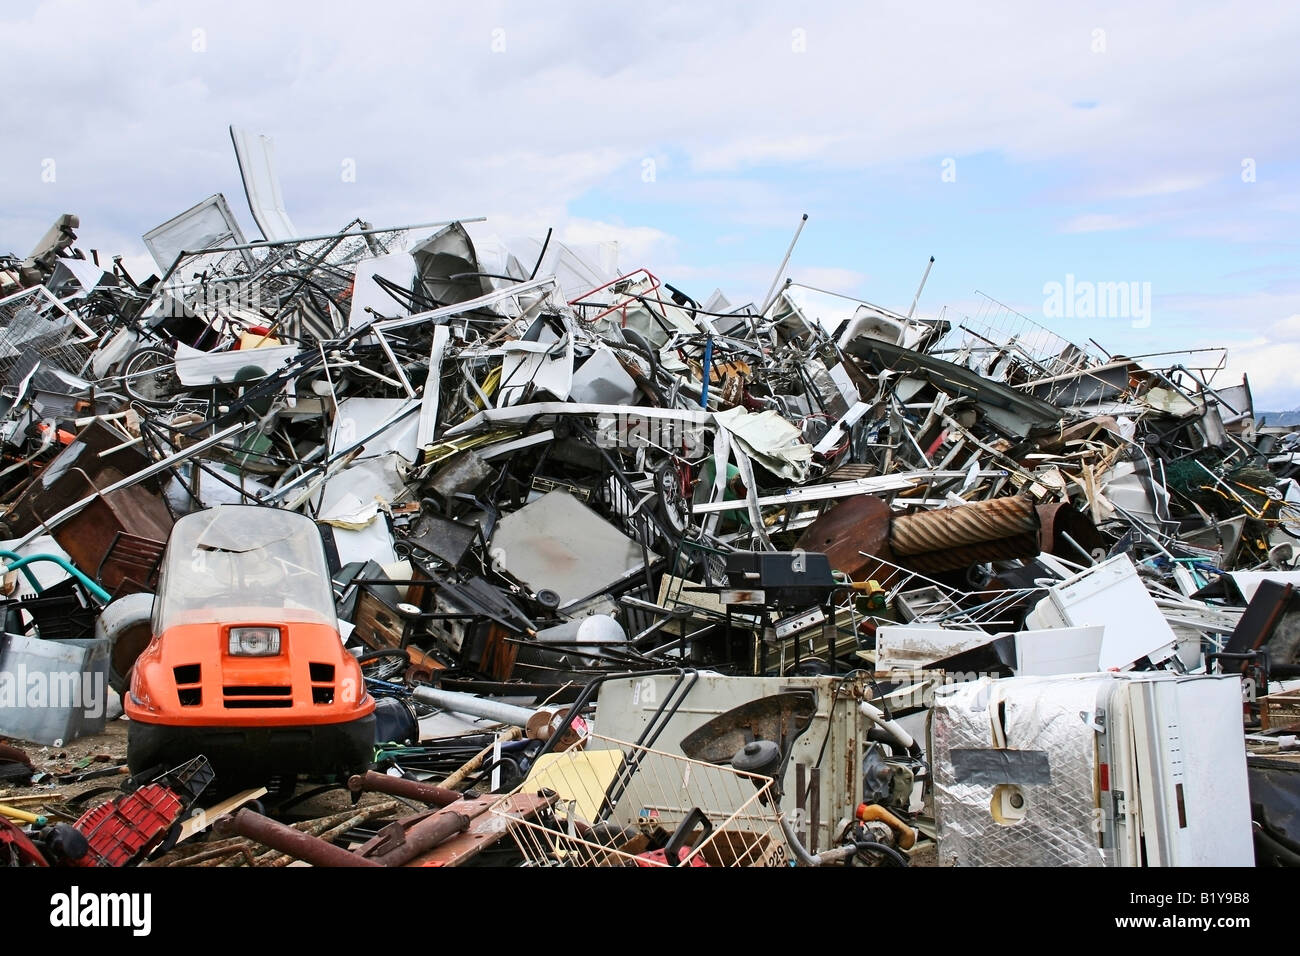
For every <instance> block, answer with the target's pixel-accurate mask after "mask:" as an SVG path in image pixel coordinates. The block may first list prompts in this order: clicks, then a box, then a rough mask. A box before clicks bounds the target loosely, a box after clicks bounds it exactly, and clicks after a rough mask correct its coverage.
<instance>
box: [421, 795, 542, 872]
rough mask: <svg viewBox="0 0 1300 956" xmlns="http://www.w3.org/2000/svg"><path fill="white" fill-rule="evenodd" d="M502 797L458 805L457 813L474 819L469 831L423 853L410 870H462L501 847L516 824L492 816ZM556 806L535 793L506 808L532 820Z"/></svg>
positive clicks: (512, 800) (514, 800) (517, 798)
mask: <svg viewBox="0 0 1300 956" xmlns="http://www.w3.org/2000/svg"><path fill="white" fill-rule="evenodd" d="M500 799H501V798H500V797H484V798H482V799H481V800H465V801H463V802H459V803H456V804H454V805H453V806H455V807H456V809H457V812H459V813H463V814H465V815H466V816H469V817H472V818H473V819H472V820H471V821H470V825H469V828H468V829H467V830H466V831H465V832H464V833H460V834H457V835H456V836H454V837H452V838H451V839H449V840H446V841H444V842H443V843H440V844H439V845H438V846H436V847H434V848H433V849H432V850H428V851H426V852H424V853H421V854H420V855H419V856H417V857H416V858H415V859H413V860H412V861H411V862H410V863H407V864H406V865H407V866H460V865H461V864H463V863H468V862H469V861H470V860H472V859H474V857H476V856H478V855H479V854H480V853H482V852H483V851H484V850H485V849H487V848H488V847H490V846H492V845H493V844H495V843H498V842H499V841H500V840H501V838H502V837H504V836H506V835H507V834H508V833H509V832H510V827H511V826H512V822H511V821H510V820H509V819H507V818H506V817H504V816H500V815H498V814H495V813H489V812H487V811H488V808H490V807H492V806H494V805H495V804H496V803H497V802H498V801H499V800H500ZM554 802H555V798H554V797H553V796H552V797H543V796H540V795H538V794H535V793H516V794H512V795H511V796H509V797H507V798H506V805H507V806H508V807H509V812H510V813H511V815H513V816H518V817H523V818H525V819H530V818H532V817H534V816H536V815H537V814H538V813H539V812H540V811H541V810H543V809H544V808H546V807H548V806H550V805H551V804H552V803H554Z"/></svg>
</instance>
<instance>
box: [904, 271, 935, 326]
mask: <svg viewBox="0 0 1300 956" xmlns="http://www.w3.org/2000/svg"><path fill="white" fill-rule="evenodd" d="M933 268H934V256H931V257H930V261H929V262H927V263H926V264H925V274H924V275H922V276H921V284H920V285H919V286H917V287H916V295H914V296H913V297H912V307H911V308H910V309H908V310H907V317H908V318H909V319H910V318H911V317H912V313H913V312H915V311H916V303H918V302H920V301H921V290H922V289H924V288H925V280H926V279H928V278H930V270H931V269H933Z"/></svg>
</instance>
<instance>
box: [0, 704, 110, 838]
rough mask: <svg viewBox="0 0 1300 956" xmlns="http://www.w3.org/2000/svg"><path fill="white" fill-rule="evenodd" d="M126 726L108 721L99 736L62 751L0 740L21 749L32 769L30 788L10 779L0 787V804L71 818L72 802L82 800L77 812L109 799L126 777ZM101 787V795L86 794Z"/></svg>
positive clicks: (20, 741)
mask: <svg viewBox="0 0 1300 956" xmlns="http://www.w3.org/2000/svg"><path fill="white" fill-rule="evenodd" d="M126 727H127V722H126V721H125V720H111V721H109V722H108V723H107V724H106V725H105V728H104V732H103V733H100V734H95V735H94V736H91V737H81V738H79V739H77V740H73V741H70V742H69V743H66V744H64V745H63V746H62V747H44V746H41V745H40V744H33V743H29V742H27V741H23V740H13V739H10V738H0V741H3V742H4V743H7V744H9V745H10V746H13V747H17V748H19V749H20V750H23V751H25V752H26V754H27V756H28V758H29V759H30V760H31V762H32V765H33V766H35V768H36V774H35V776H34V778H33V783H32V784H30V785H20V784H17V783H14V782H13V781H7V782H5V783H0V803H7V804H16V805H17V806H19V807H20V808H21V809H23V810H27V811H29V812H31V813H38V814H42V815H45V816H50V817H51V818H62V817H68V816H71V817H72V818H73V819H75V818H76V816H78V815H79V813H78V812H77V811H76V809H75V808H76V806H77V804H76V802H75V800H76V798H78V797H84V798H85V799H86V802H85V804H84V806H83V809H84V808H87V807H92V806H94V805H95V804H97V803H99V802H101V801H102V800H103V799H107V797H108V796H111V794H110V793H109V791H110V790H117V789H118V788H119V787H120V786H121V784H122V781H124V780H125V779H126V777H127V771H126ZM91 775H93V776H91ZM77 778H82V779H77ZM105 788H107V789H105ZM101 789H103V790H104V794H103V796H102V797H101V796H98V795H91V791H97V790H101ZM69 801H73V803H69Z"/></svg>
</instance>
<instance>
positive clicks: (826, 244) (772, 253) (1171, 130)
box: [0, 0, 1300, 410]
mask: <svg viewBox="0 0 1300 956" xmlns="http://www.w3.org/2000/svg"><path fill="white" fill-rule="evenodd" d="M801 6H802V5H796V4H790V3H775V2H766V0H758V2H755V0H751V2H736V3H708V2H693V3H672V2H664V3H659V4H636V5H633V4H614V3H606V4H593V3H587V4H579V3H568V2H564V0H552V2H549V3H546V4H535V3H532V4H529V3H522V2H509V3H506V2H499V3H492V2H486V3H478V4H473V5H469V4H454V5H453V4H447V3H442V2H437V0H434V2H428V0H426V2H419V3H402V2H384V0H372V2H370V3H366V4H357V3H332V2H328V0H326V2H313V3H298V2H274V3H269V2H266V0H261V2H244V0H222V2H220V3H197V2H196V3H190V2H145V0H137V2H117V0H114V2H111V3H108V2H105V3H89V2H81V3H70V2H69V3H65V2H22V0H6V2H5V3H4V4H2V5H0V81H3V88H4V89H5V90H6V92H7V94H8V95H6V96H5V97H3V98H0V130H3V133H0V251H4V252H13V253H16V254H19V255H25V254H26V253H28V252H29V251H30V250H31V247H32V246H33V245H34V244H35V242H36V241H37V239H39V238H40V236H41V235H42V234H43V233H44V231H45V230H46V228H48V226H49V224H50V223H51V222H52V221H53V220H54V218H55V217H56V216H58V215H59V214H60V213H63V212H73V213H76V214H77V215H78V216H79V217H80V219H81V229H80V230H79V237H80V241H79V243H78V245H79V246H80V247H82V248H84V249H89V248H97V249H99V250H100V251H101V254H108V255H113V254H120V255H122V256H123V257H124V261H125V262H126V263H127V264H128V267H131V268H133V271H135V270H141V271H143V270H146V269H148V268H150V267H151V265H152V261H151V260H150V259H149V258H148V256H147V255H146V254H145V250H144V246H143V243H142V242H141V240H140V236H141V235H142V234H143V233H144V232H146V231H147V230H149V229H150V228H152V227H153V226H156V225H158V224H159V223H161V222H163V221H165V220H166V219H168V218H170V217H171V216H173V215H175V214H176V213H178V212H180V211H182V210H183V209H186V208H187V207H189V206H191V205H193V204H194V203H196V202H198V201H200V200H202V199H204V198H206V197H207V196H209V195H211V194H213V193H216V192H221V193H224V194H225V196H226V197H227V198H228V199H229V201H230V204H231V207H232V208H233V209H234V210H235V214H236V216H237V217H239V219H240V220H241V223H242V225H243V229H244V231H245V234H246V235H247V236H249V237H251V238H256V237H257V236H258V233H257V230H256V228H255V226H254V225H253V222H252V219H251V216H250V215H249V214H248V210H247V205H246V202H245V199H244V194H243V188H242V186H241V184H240V179H239V173H238V167H237V165H236V163H235V159H234V154H233V150H232V148H231V144H230V138H229V133H228V126H229V125H230V124H232V123H233V124H235V125H238V126H242V127H246V128H248V129H250V130H252V131H255V132H259V133H265V134H267V135H269V136H271V137H272V138H273V139H274V141H275V156H276V163H277V167H278V172H279V176H280V181H281V183H282V191H283V196H284V202H285V206H286V208H287V210H288V212H289V214H290V216H291V218H292V219H293V221H294V223H295V225H296V226H297V227H298V228H299V229H300V230H302V231H303V232H305V233H309V234H312V233H320V232H329V231H333V230H335V229H338V228H341V227H342V226H343V225H344V224H346V223H347V222H349V221H351V220H352V219H354V218H356V217H361V218H363V219H366V220H367V221H369V222H371V223H373V224H374V225H376V226H397V225H402V224H409V223H421V222H429V221H435V220H447V219H455V218H467V217H473V216H486V217H487V219H488V223H487V227H488V228H490V229H491V230H492V231H494V232H496V233H498V234H500V235H502V236H515V235H541V234H544V232H545V230H546V229H547V228H548V227H554V228H555V230H556V234H557V235H558V236H560V237H561V238H562V239H565V240H568V241H573V242H589V241H596V240H605V239H616V240H618V241H619V243H620V263H621V265H622V266H623V268H624V269H625V270H628V271H630V270H631V269H634V268H637V267H639V266H645V267H647V268H649V269H650V270H651V271H652V272H654V273H655V274H656V275H658V276H660V277H661V278H663V279H664V280H665V281H667V282H669V283H672V284H673V285H674V286H676V287H678V288H680V289H682V290H683V291H686V292H687V293H689V294H690V295H692V296H694V297H695V298H697V299H699V300H701V301H703V300H704V299H706V298H707V297H708V295H709V294H710V293H711V292H712V291H713V290H714V289H715V288H720V289H721V290H722V291H723V293H724V294H725V295H726V296H727V298H728V299H729V300H730V301H731V302H733V303H735V304H740V303H744V302H747V301H751V300H753V301H758V300H761V299H762V298H763V295H764V293H765V292H766V290H767V288H768V286H769V285H770V284H771V282H772V281H773V279H774V278H775V276H776V273H777V270H778V267H779V266H780V263H781V258H782V256H783V255H784V253H785V251H786V247H787V246H788V245H789V242H790V239H791V237H792V236H793V235H794V232H795V229H796V227H797V226H798V224H799V221H800V217H801V216H802V215H803V214H805V213H806V214H807V215H808V217H809V218H808V222H807V224H806V226H805V228H804V230H803V233H802V234H801V236H800V238H799V241H798V244H797V245H796V247H795V250H794V254H793V256H792V258H791V260H790V265H789V268H788V270H787V271H788V273H789V274H790V275H791V276H793V277H794V278H795V279H796V280H797V281H799V282H802V283H807V284H808V285H812V286H816V287H820V288H826V289H830V290H833V291H835V292H840V293H843V294H846V295H851V296H855V297H860V298H863V299H866V300H869V301H871V302H874V303H878V304H880V305H882V306H885V307H887V308H890V309H894V310H897V311H902V312H906V311H907V310H908V308H909V306H910V304H911V302H912V298H913V296H914V295H915V293H916V289H917V285H918V283H919V281H920V279H921V275H922V272H923V271H924V268H925V265H926V262H927V260H928V259H929V257H930V256H934V257H935V259H936V261H935V265H934V268H933V270H932V272H931V274H930V278H929V280H928V282H927V284H926V287H925V290H924V293H923V295H922V297H921V300H920V304H919V306H918V314H920V315H923V316H927V317H934V316H939V315H942V316H943V317H944V318H948V319H951V320H956V321H961V320H963V319H964V318H965V317H967V316H971V317H975V318H977V319H978V318H979V317H980V316H981V315H987V314H988V310H989V305H988V300H987V299H986V298H984V296H989V297H992V298H993V299H996V300H997V301H998V302H1000V303H1005V304H1006V305H1007V306H1008V307H1009V308H1011V309H1014V310H1016V311H1018V312H1020V313H1023V314H1024V315H1026V316H1028V317H1029V318H1030V319H1032V320H1034V321H1036V322H1039V323H1041V324H1043V325H1046V326H1048V327H1050V328H1051V329H1053V330H1054V331H1056V332H1058V333H1059V334H1061V335H1062V336H1064V337H1065V338H1068V339H1071V340H1072V341H1077V342H1082V341H1085V340H1088V339H1092V340H1094V341H1096V342H1097V343H1098V344H1099V345H1100V346H1101V347H1102V348H1104V349H1105V350H1106V351H1107V352H1109V353H1112V354H1124V355H1145V354H1149V353H1156V352H1164V351H1174V350H1189V349H1211V348H1226V349H1227V350H1228V352H1227V358H1226V362H1227V367H1226V368H1225V369H1224V371H1222V372H1220V373H1219V374H1218V375H1217V376H1216V378H1215V379H1214V381H1215V384H1220V385H1231V384H1234V383H1236V382H1240V380H1241V374H1242V372H1243V371H1244V372H1248V373H1249V375H1250V381H1251V385H1252V389H1253V391H1254V394H1255V399H1256V407H1257V409H1268V410H1282V409H1290V408H1294V407H1297V406H1300V256H1298V255H1297V252H1298V251H1300V249H1298V247H1300V235H1298V233H1297V224H1298V223H1300V97H1298V96H1297V95H1296V91H1297V89H1300V58H1298V57H1296V56H1295V50H1296V49H1297V48H1300V5H1296V4H1288V3H1273V2H1256V3H1252V4H1250V5H1248V6H1242V5H1239V4H1235V5H1222V4H1198V3H1187V2H1179V3H1176V4H1175V3H1172V2H1159V0H1156V2H1149V3H1142V4H1131V3H1114V4H1111V3H1097V4H1068V5H1067V4H1042V3H1023V4H1021V3H1005V2H996V0H990V2H988V3H982V4H970V3H952V2H947V0H932V2H930V3H926V4H916V3H888V2H872V3H860V2H844V3H839V2H826V3H820V4H817V5H815V7H814V8H813V9H811V10H805V9H801ZM137 278H139V276H137ZM1108 283H1124V284H1125V286H1124V288H1125V289H1127V290H1129V291H1130V292H1131V293H1132V296H1131V298H1130V303H1129V307H1128V308H1127V309H1124V308H1122V307H1121V308H1110V309H1103V310H1100V311H1101V312H1103V313H1105V314H1097V312H1098V311H1099V310H1097V309H1093V310H1092V314H1089V309H1088V308H1087V305H1086V298H1077V296H1088V295H1089V294H1090V292H1091V291H1092V290H1096V289H1105V288H1107V286H1106V285H1105V284H1108ZM1110 288H1112V289H1113V288H1115V287H1114V286H1111V287H1110ZM1062 289H1069V290H1071V291H1072V292H1073V293H1074V296H1068V297H1065V298H1066V299H1068V301H1067V302H1066V307H1065V308H1060V307H1059V306H1060V305H1061V303H1062V301H1063V297H1062V295H1061V294H1060V290H1062ZM1053 290H1056V291H1057V295H1056V297H1055V303H1054V302H1053V294H1052V293H1053ZM1102 298H1103V299H1104V296H1103V297H1102ZM1099 301H1100V300H1099ZM1111 305H1112V306H1113V305H1115V303H1114V302H1113V301H1112V303H1111ZM1219 358H1220V356H1219V355H1218V353H1214V352H1196V353H1192V354H1190V355H1180V356H1171V357H1169V358H1167V359H1153V360H1152V361H1153V362H1166V361H1167V362H1175V361H1182V362H1184V363H1185V364H1188V365H1207V364H1215V363H1217V362H1218V361H1219Z"/></svg>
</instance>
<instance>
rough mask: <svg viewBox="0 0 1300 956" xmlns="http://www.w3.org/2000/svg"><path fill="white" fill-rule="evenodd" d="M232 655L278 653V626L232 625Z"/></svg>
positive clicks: (265, 655)
mask: <svg viewBox="0 0 1300 956" xmlns="http://www.w3.org/2000/svg"><path fill="white" fill-rule="evenodd" d="M227 650H228V653H229V654H230V655H231V656H232V657H271V656H272V655H275V654H279V653H280V629H279V628H278V627H232V628H231V629H230V646H229V647H228V648H227Z"/></svg>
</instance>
